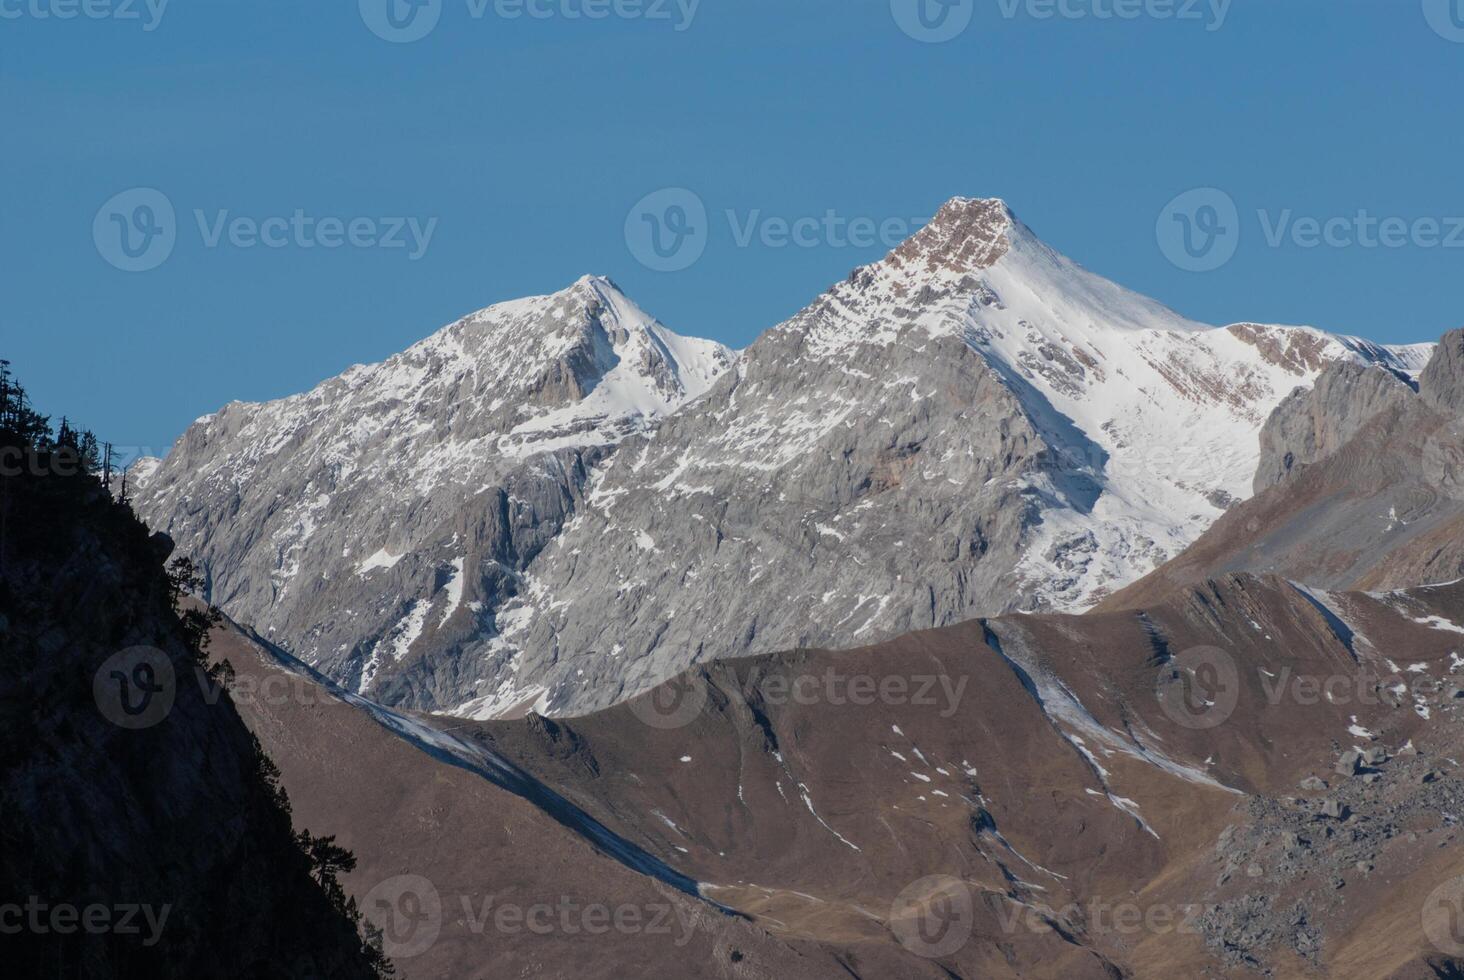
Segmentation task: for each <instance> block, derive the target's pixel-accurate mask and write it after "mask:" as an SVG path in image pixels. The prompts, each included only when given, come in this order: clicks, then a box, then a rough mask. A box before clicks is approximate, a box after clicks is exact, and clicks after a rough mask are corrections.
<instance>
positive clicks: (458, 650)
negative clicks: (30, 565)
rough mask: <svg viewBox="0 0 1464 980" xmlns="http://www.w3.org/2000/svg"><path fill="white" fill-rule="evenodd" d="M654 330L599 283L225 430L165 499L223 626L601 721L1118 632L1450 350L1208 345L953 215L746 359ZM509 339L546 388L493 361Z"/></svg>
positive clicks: (1250, 342) (187, 463) (413, 692)
mask: <svg viewBox="0 0 1464 980" xmlns="http://www.w3.org/2000/svg"><path fill="white" fill-rule="evenodd" d="M633 310H634V307H633V304H630V303H629V301H628V300H625V299H624V297H623V296H620V294H619V293H618V291H614V290H613V289H611V288H610V286H609V285H608V283H605V282H604V281H602V280H582V281H581V283H579V284H576V286H574V287H571V289H570V290H567V291H566V292H565V293H561V294H556V295H555V296H553V297H541V298H538V299H535V300H526V301H521V302H519V303H514V304H504V305H503V306H501V307H495V308H491V309H490V310H487V311H484V312H483V313H481V314H477V315H476V316H475V317H473V318H469V320H467V321H463V323H462V324H458V325H454V327H450V328H448V329H447V330H446V331H443V333H442V334H439V335H437V336H436V337H434V338H431V339H429V340H428V341H425V342H424V344H422V345H418V347H415V348H413V349H412V351H409V352H407V354H404V355H401V356H400V358H399V359H393V361H389V362H387V365H386V366H379V367H377V368H356V369H352V370H351V371H349V372H347V373H346V374H345V375H343V376H342V377H341V378H339V379H335V380H333V381H330V382H326V383H325V384H324V385H322V386H321V387H320V388H318V389H316V391H315V392H312V393H310V394H309V395H305V396H298V397H297V398H296V399H287V400H286V401H285V402H281V403H272V404H271V405H269V406H229V407H228V408H226V409H225V410H224V411H222V412H220V413H219V414H218V415H216V416H213V417H210V418H207V419H204V420H201V421H200V422H199V423H198V424H197V425H195V426H194V427H193V429H190V431H189V433H187V434H185V436H184V437H183V439H182V440H180V442H179V445H178V447H177V448H175V449H174V451H173V452H172V453H171V454H170V455H169V457H168V459H167V460H166V461H165V462H164V463H163V464H162V465H161V466H159V467H158V468H157V469H156V471H155V472H154V473H153V475H151V476H150V477H149V478H148V480H147V481H146V482H145V484H144V485H143V487H142V489H141V491H140V492H139V494H138V501H139V508H140V510H141V512H142V513H143V514H144V515H145V516H146V517H147V519H148V520H149V521H150V522H152V523H153V524H154V526H157V527H159V528H163V529H167V530H168V531H169V533H170V534H173V535H174V536H175V537H176V538H177V539H178V541H179V543H180V547H181V548H183V549H184V550H185V551H187V552H188V553H190V554H193V555H194V556H195V557H197V558H198V559H199V560H200V561H201V562H202V563H203V564H204V566H205V567H206V568H207V569H208V570H209V571H210V574H211V576H212V586H213V591H212V598H213V600H214V601H215V602H218V603H219V604H221V605H222V606H223V607H224V608H225V609H227V610H228V611H229V612H230V613H231V615H233V616H234V617H235V618H237V619H239V620H241V621H244V622H249V623H251V624H253V625H254V626H256V627H257V628H259V629H260V630H261V631H262V632H263V633H264V634H265V635H267V636H269V637H270V638H271V639H272V640H273V641H274V642H277V643H280V644H281V645H283V646H284V647H286V648H287V649H289V650H291V651H292V652H293V653H295V654H297V655H299V656H300V657H302V658H303V659H304V660H306V661H307V662H308V663H310V664H312V665H313V666H315V667H317V668H319V669H321V670H322V671H324V672H325V673H327V674H328V675H330V676H331V677H333V678H335V679H336V680H338V681H340V682H342V683H344V684H346V685H347V686H348V687H350V688H351V689H353V690H357V691H361V692H364V693H368V694H370V695H371V696H372V697H374V698H377V699H379V700H382V701H384V702H387V703H394V704H405V705H411V706H416V707H421V708H431V709H435V710H443V711H450V712H453V713H457V714H467V715H473V716H481V717H491V716H500V715H504V714H513V713H515V712H519V711H523V710H525V709H527V708H528V707H530V706H532V707H533V708H534V709H535V710H536V711H538V712H540V713H549V714H563V713H574V712H578V711H584V710H589V709H591V708H595V707H599V706H604V705H607V704H611V703H614V702H615V701H617V700H620V699H622V698H624V697H627V696H630V695H632V694H634V693H636V692H637V691H639V690H642V689H644V688H646V687H648V686H651V685H652V684H654V683H656V682H657V681H659V680H661V679H663V678H664V677H667V676H669V675H671V674H673V673H675V672H676V671H678V670H681V669H683V668H685V667H686V666H687V665H689V664H692V663H696V662H701V661H705V660H708V659H714V658H718V657H723V656H730V655H737V654H743V653H749V652H757V651H763V650H773V649H779V648H786V647H793V646H801V645H848V644H853V643H858V642H866V641H871V640H875V639H879V638H882V637H887V636H892V635H895V634H898V633H901V632H905V631H908V630H911V629H919V628H926V627H932V626H939V625H943V624H947V623H952V622H956V621H959V620H961V619H966V618H969V617H971V616H973V615H978V614H991V613H999V612H1003V611H1007V610H1042V609H1059V610H1080V609H1083V608H1086V607H1088V606H1090V605H1092V604H1093V603H1094V602H1096V601H1098V600H1100V599H1101V598H1102V597H1103V596H1105V595H1107V594H1108V593H1110V592H1111V591H1113V590H1114V589H1116V588H1119V587H1121V586H1123V585H1126V584H1127V583H1128V582H1131V581H1133V580H1134V579H1136V578H1138V577H1139V576H1141V575H1143V574H1144V573H1146V572H1148V571H1149V570H1151V569H1152V568H1154V567H1156V566H1157V565H1159V564H1160V563H1162V562H1163V561H1164V560H1166V559H1168V558H1170V557H1172V556H1174V555H1175V554H1177V553H1179V551H1181V550H1182V549H1183V548H1184V547H1185V546H1186V545H1188V544H1189V543H1190V542H1192V541H1193V540H1195V539H1196V538H1197V537H1199V535H1200V534H1201V533H1202V532H1203V531H1204V530H1205V529H1206V528H1207V527H1208V526H1209V525H1210V524H1211V523H1212V522H1213V521H1214V520H1215V519H1216V518H1217V517H1218V516H1219V515H1221V514H1222V513H1223V512H1224V511H1225V509H1226V508H1228V507H1229V506H1231V505H1232V504H1233V503H1234V502H1235V501H1237V500H1239V499H1243V498H1244V497H1245V496H1247V495H1248V494H1249V493H1250V488H1251V483H1252V479H1253V477H1254V475H1255V472H1256V466H1257V463H1258V461H1259V448H1258V445H1257V440H1256V436H1257V433H1258V432H1259V431H1260V429H1261V427H1262V424H1263V423H1264V422H1265V420H1266V418H1267V416H1268V415H1269V414H1270V410H1271V408H1272V407H1274V405H1276V404H1277V403H1279V402H1280V401H1281V399H1282V398H1283V397H1285V396H1286V395H1287V394H1289V393H1290V392H1291V391H1292V389H1293V388H1295V387H1297V386H1299V385H1300V386H1305V385H1307V384H1309V383H1310V381H1311V380H1312V379H1313V378H1314V377H1315V376H1316V375H1317V374H1318V373H1320V372H1321V371H1322V369H1323V368H1324V367H1325V366H1326V365H1327V364H1329V363H1333V362H1336V361H1355V362H1359V363H1379V364H1383V365H1385V366H1387V367H1388V368H1389V369H1390V370H1392V371H1396V372H1399V373H1400V374H1405V375H1406V374H1408V373H1409V372H1411V371H1414V370H1416V369H1417V368H1419V367H1421V366H1422V361H1423V359H1424V357H1425V356H1426V353H1427V351H1426V345H1424V346H1422V347H1417V348H1384V347H1380V346H1377V345H1372V344H1369V343H1367V342H1365V341H1360V340H1357V339H1355V338H1345V337H1334V336H1332V335H1329V334H1326V333H1323V332H1321V331H1318V330H1313V329H1310V328H1282V327H1268V326H1262V325H1256V324H1239V325H1235V326H1232V327H1229V328H1225V329H1212V328H1207V327H1205V326H1204V325H1201V324H1198V323H1194V322H1192V321H1189V320H1186V319H1184V318H1183V317H1180V316H1179V315H1178V314H1175V313H1174V312H1173V311H1171V310H1168V309H1166V308H1165V307H1163V306H1161V305H1160V304H1158V303H1155V302H1153V301H1152V300H1148V299H1145V298H1144V297H1140V296H1137V295H1136V294H1133V293H1131V292H1129V291H1127V290H1124V289H1122V288H1121V287H1119V286H1116V285H1114V284H1113V283H1110V282H1108V281H1107V280H1104V279H1102V278H1101V277H1098V276H1096V275H1094V274H1092V273H1090V272H1088V271H1087V270H1085V269H1082V268H1081V267H1080V266H1078V265H1076V264H1075V263H1073V262H1071V261H1070V260H1068V259H1066V258H1065V257H1063V256H1062V255H1060V254H1059V253H1057V252H1056V251H1054V250H1053V249H1051V248H1049V247H1048V246H1047V245H1045V244H1043V243H1042V242H1041V241H1040V240H1038V239H1037V238H1036V236H1035V235H1033V234H1032V232H1031V231H1030V230H1029V229H1027V228H1026V226H1025V225H1023V224H1022V223H1021V222H1020V221H1019V220H1017V219H1016V218H1015V216H1014V215H1013V214H1012V213H1011V211H1010V210H1009V209H1008V208H1007V207H1006V205H1005V204H1004V203H1002V202H1000V201H995V200H972V199H956V200H954V201H952V202H950V203H949V204H947V205H946V206H945V207H943V208H942V209H941V210H940V212H939V214H938V215H937V216H936V217H935V219H933V220H932V221H931V222H930V224H929V225H927V226H926V227H925V228H924V229H922V230H921V231H920V232H919V233H917V234H916V235H915V236H913V237H912V238H911V239H910V240H908V241H907V242H905V243H904V244H902V245H901V246H900V247H898V248H897V249H895V250H894V251H893V252H892V253H891V254H890V255H889V256H887V257H886V258H885V259H883V260H881V261H879V262H876V263H874V264H872V265H869V266H866V267H863V268H861V269H857V270H855V271H854V272H853V273H852V274H851V275H850V277H849V278H848V279H847V280H845V281H844V282H842V283H839V284H837V285H835V286H834V287H833V288H831V289H830V290H829V291H828V292H827V293H825V294H824V295H823V296H821V297H819V298H818V299H817V300H815V302H814V303H813V304H811V305H810V306H809V307H808V308H807V309H805V310H804V311H802V312H801V313H799V314H798V315H796V316H794V317H793V318H792V319H790V320H789V321H787V322H786V323H784V324H782V325H780V326H778V327H775V328H773V329H772V330H769V331H768V332H767V333H765V334H764V335H763V336H761V337H760V338H759V339H758V340H757V341H756V342H754V343H753V344H752V345H751V346H750V347H749V348H748V349H747V350H746V351H744V352H743V353H742V354H741V355H739V356H737V357H736V359H735V363H734V359H733V358H732V356H731V355H730V354H728V353H727V352H725V351H721V350H720V349H717V348H715V347H709V346H707V345H705V343H698V342H692V341H685V340H682V339H680V338H675V335H671V334H669V331H665V330H664V328H660V327H659V325H655V324H653V323H651V322H650V319H649V317H645V316H644V314H639V313H638V311H634V312H631V311H633ZM595 324H598V326H593V325H595ZM607 324H608V326H607ZM627 324H636V325H639V327H640V328H641V329H639V330H637V329H627V330H626V331H625V332H626V339H625V340H622V341H620V342H618V343H619V346H617V341H615V340H614V339H613V338H614V337H616V336H619V334H617V332H616V331H617V325H620V326H624V325H627ZM648 324H649V325H648ZM566 332H567V333H568V335H569V336H571V337H575V338H588V339H583V340H582V342H579V343H571V342H566V341H565V340H564V337H565V335H566ZM480 334H481V336H482V337H483V338H488V337H493V338H498V337H500V336H502V337H505V338H510V341H509V342H497V343H490V342H489V341H488V340H486V339H484V340H482V341H481V345H482V346H478V347H475V346H474V345H473V343H472V342H469V341H468V340H467V339H466V338H467V337H477V336H479V335H480ZM545 336H547V337H548V338H550V340H547V341H546V340H544V339H543V338H544V337H545ZM600 337H603V338H607V339H605V340H597V339H596V338H600ZM637 338H647V339H646V340H644V342H639V341H638V340H637ZM673 338H674V339H673ZM637 343H639V346H638V347H637V346H636V344H637ZM490 348H491V350H492V351H493V352H494V354H495V355H502V354H504V353H505V352H508V351H513V352H515V354H516V355H517V354H518V353H520V352H521V351H523V350H527V351H532V352H534V356H531V357H528V358H527V363H528V364H530V365H533V367H532V369H525V368H524V367H522V362H521V361H520V360H513V361H506V362H504V363H505V365H506V366H503V367H500V368H497V369H496V370H483V369H481V368H479V367H478V366H476V364H477V361H476V360H475V359H480V358H481V356H482V354H481V351H483V350H488V349H490ZM445 352H447V353H445ZM609 352H614V358H612V357H611V354H610V353H609ZM612 360H613V364H614V366H612ZM627 365H630V366H633V367H630V368H628V367H627ZM663 367H664V368H665V370H664V371H663V370H661V368H663ZM617 371H619V372H620V375H619V376H617ZM627 371H628V373H629V374H630V375H632V376H633V379H634V380H633V383H631V382H629V381H627V379H625V377H624V375H625V374H626V373H627ZM617 377H618V380H617ZM626 390H630V391H632V392H633V393H634V394H633V396H626V395H625V394H624V392H625V391H626ZM627 405H629V406H630V407H629V408H628V409H627V408H626V406H627ZM607 406H608V407H607ZM388 420H389V421H388ZM789 596H793V597H797V598H798V599H799V602H798V603H797V604H789V603H786V602H785V601H784V600H786V598H788V597H789Z"/></svg>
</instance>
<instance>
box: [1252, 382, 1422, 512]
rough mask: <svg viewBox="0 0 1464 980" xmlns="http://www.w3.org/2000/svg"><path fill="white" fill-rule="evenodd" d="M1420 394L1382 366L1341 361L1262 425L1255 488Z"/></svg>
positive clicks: (1328, 449) (1316, 456) (1333, 448)
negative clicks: (1374, 417) (1386, 411)
mask: <svg viewBox="0 0 1464 980" xmlns="http://www.w3.org/2000/svg"><path fill="white" fill-rule="evenodd" d="M1413 397H1414V389H1413V386H1412V384H1411V383H1410V381H1409V380H1408V379H1407V378H1406V377H1404V376H1401V375H1400V374H1399V373H1397V372H1395V371H1392V370H1389V369H1387V368H1385V367H1383V366H1381V365H1377V364H1372V365H1363V364H1357V363H1354V362H1351V361H1336V362H1333V363H1332V364H1330V365H1329V366H1328V367H1327V368H1326V370H1324V371H1322V373H1321V374H1320V375H1319V376H1318V377H1317V380H1316V383H1315V384H1314V385H1312V386H1311V387H1310V388H1298V389H1297V390H1295V391H1293V392H1292V393H1291V394H1289V395H1287V396H1286V398H1285V399H1284V400H1282V402H1281V404H1280V405H1278V406H1277V407H1276V410H1275V411H1274V412H1272V413H1271V417H1270V418H1269V419H1267V420H1266V425H1265V427H1264V428H1262V429H1261V462H1260V465H1259V466H1258V467H1257V468H1256V479H1255V492H1256V493H1260V492H1261V491H1263V490H1265V489H1267V488H1268V487H1272V486H1275V485H1276V484H1277V483H1280V482H1281V481H1282V480H1284V479H1286V478H1287V477H1288V476H1290V475H1291V474H1292V473H1293V472H1294V470H1295V468H1296V467H1298V466H1305V465H1306V464H1307V463H1314V462H1316V461H1317V460H1319V459H1322V458H1324V457H1326V456H1330V455H1332V453H1334V452H1336V451H1337V450H1338V449H1340V448H1341V447H1342V446H1343V444H1344V443H1346V442H1347V440H1349V439H1351V438H1352V437H1353V436H1354V435H1356V434H1357V430H1358V429H1360V428H1362V426H1363V424H1364V423H1365V422H1367V420H1368V419H1370V418H1372V417H1373V416H1375V415H1377V414H1379V413H1380V412H1382V411H1384V410H1386V409H1389V408H1397V407H1401V406H1403V405H1405V404H1407V403H1408V402H1409V400H1410V399H1412V398H1413Z"/></svg>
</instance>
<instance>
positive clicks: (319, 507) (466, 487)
mask: <svg viewBox="0 0 1464 980" xmlns="http://www.w3.org/2000/svg"><path fill="white" fill-rule="evenodd" d="M732 360H733V358H732V355H731V353H730V352H729V351H727V350H726V349H725V348H723V347H722V346H721V345H718V344H714V343H711V342H708V341H701V340H688V339H686V338H682V337H679V336H677V335H675V334H673V333H671V332H670V331H669V330H667V329H666V328H665V327H663V326H661V325H660V324H659V323H656V322H655V321H653V320H652V319H651V318H649V317H647V316H646V315H645V314H644V313H642V312H641V311H640V310H639V309H638V308H637V307H635V306H634V304H632V303H630V302H629V301H628V300H626V299H625V297H624V296H623V295H621V294H620V292H619V291H618V290H617V289H616V288H615V287H614V285H613V284H612V283H610V282H609V281H608V280H603V279H594V278H586V279H583V280H581V281H580V282H578V283H576V284H575V285H574V286H572V287H571V288H569V289H567V290H565V291H563V292H560V293H557V294H554V295H552V296H544V297H536V298H533V299H527V300H520V301H516V302H512V303H505V304H501V305H499V306H495V307H491V308H489V309H487V310H484V311H481V312H479V313H477V314H474V315H472V316H469V317H467V318H465V319H463V320H461V321H459V322H457V323H454V324H452V325H451V326H448V327H447V328H445V329H443V330H442V331H440V332H439V333H437V334H434V335H433V336H431V337H429V338H428V339H426V340H424V341H422V342H421V343H419V344H417V345H415V346H414V347H412V348H410V349H409V350H407V351H405V352H404V353H402V354H399V355H397V356H395V357H393V358H391V359H389V360H387V361H385V362H383V363H381V364H376V365H371V366H358V367H354V368H352V369H350V370H349V371H347V372H346V373H345V374H343V375H341V376H340V377H338V378H333V379H331V380H329V381H326V382H324V383H323V384H321V385H320V386H319V387H317V388H316V389H314V390H313V391H310V392H308V393H306V394H303V395H298V396H295V397H293V398H287V399H284V400H282V401H278V402H271V403H267V404H260V405H248V404H238V403H236V404H231V405H228V406H226V407H225V408H224V409H223V410H221V411H220V412H218V413H216V414H215V415H212V416H208V417H206V418H204V419H201V420H199V421H198V422H197V423H195V424H194V426H193V427H191V428H190V429H189V430H188V432H187V433H185V435H184V436H183V438H182V439H181V440H180V441H179V443H178V445H177V446H176V447H175V448H174V450H173V452H172V453H171V454H169V456H168V458H167V460H166V462H165V463H163V464H162V465H161V466H160V467H157V468H156V469H154V470H153V471H152V472H151V473H150V474H149V475H148V477H147V478H146V480H145V481H143V482H142V483H141V486H140V489H139V490H138V492H137V495H136V500H135V506H136V507H137V509H138V511H139V513H140V514H142V515H143V516H144V517H145V519H147V520H148V521H149V523H151V524H152V525H153V526H154V527H157V528H162V529H166V530H167V531H168V533H169V534H171V535H172V536H173V537H174V539H175V540H176V541H177V542H178V546H179V548H180V550H181V551H182V552H184V553H187V554H191V555H193V556H194V557H196V558H197V559H199V560H200V561H201V562H202V563H203V564H204V567H205V568H206V569H207V571H208V573H209V586H210V592H211V598H212V599H213V601H215V602H216V603H218V604H220V605H222V606H224V607H225V608H227V609H228V610H229V612H230V613H231V615H233V616H235V617H236V618H238V619H240V620H241V621H244V622H249V623H251V624H253V625H255V626H256V627H257V628H258V629H260V630H261V631H262V632H263V633H265V634H266V635H268V636H270V637H272V638H274V639H275V640H276V641H278V642H280V643H282V644H284V645H285V646H287V647H288V648H289V649H291V650H292V651H294V652H295V653H297V654H298V655H300V656H302V657H304V658H306V659H307V660H309V661H310V662H311V663H313V664H315V665H317V666H319V667H321V669H323V670H326V671H327V672H329V673H331V674H332V675H333V676H335V677H338V678H340V679H342V680H343V681H345V682H347V683H349V684H350V685H351V686H353V687H355V688H357V689H363V690H364V689H368V688H371V687H372V683H373V680H374V678H375V675H376V674H377V672H378V671H381V670H382V669H383V668H384V667H385V668H388V669H387V670H386V671H385V673H386V674H390V673H391V672H392V671H391V669H390V668H391V667H393V666H394V665H395V664H396V662H397V661H399V660H401V659H402V658H404V657H405V656H406V655H407V653H408V651H409V650H410V649H411V648H412V646H413V644H414V643H415V642H416V640H417V639H418V638H419V637H420V636H421V635H422V634H423V633H424V632H430V633H431V634H432V635H433V641H432V642H433V644H434V646H435V648H436V652H437V653H439V654H440V655H441V656H442V658H443V663H444V664H445V665H448V666H452V665H455V664H456V653H457V650H458V647H459V645H460V644H461V643H462V642H464V641H465V640H466V639H469V638H472V637H476V636H479V635H481V634H482V633H483V632H484V631H485V622H484V620H483V619H482V618H480V617H481V616H482V614H483V613H484V611H485V610H488V611H489V612H488V614H487V618H486V624H487V628H488V629H489V630H491V623H492V620H491V611H492V610H493V609H495V608H497V607H498V606H499V605H500V604H501V603H502V602H503V601H504V599H505V598H506V597H507V596H511V595H512V594H513V593H514V592H515V591H516V589H517V588H518V579H517V576H518V575H519V574H520V573H521V572H522V570H523V569H524V568H525V567H526V566H527V564H528V563H529V562H530V561H532V560H533V558H534V557H535V556H536V555H537V554H538V552H539V551H540V550H541V549H542V548H543V547H544V545H545V544H546V543H547V542H548V541H549V540H551V539H552V538H553V536H554V535H555V534H556V533H557V532H558V531H559V529H560V528H561V526H562V525H563V523H564V521H565V519H566V517H567V516H568V515H569V514H570V513H571V512H572V511H573V509H574V507H575V504H576V501H577V500H578V498H579V497H580V495H581V493H582V490H583V487H584V485H585V482H586V480H587V478H588V473H589V468H590V467H591V466H592V465H593V464H594V463H595V462H596V461H597V460H598V459H599V458H600V457H601V455H602V454H603V453H604V452H605V449H606V447H607V446H610V445H612V444H613V443H615V442H616V441H618V440H619V439H622V438H624V437H625V435H626V434H628V433H630V432H633V431H636V430H637V429H639V428H642V427H644V426H645V425H647V424H649V423H650V421H651V420H652V419H654V418H655V417H657V416H659V415H661V414H664V413H665V412H667V411H669V410H671V409H672V408H674V407H676V406H677V405H679V404H680V403H681V402H683V401H685V400H686V399H688V398H693V397H695V396H697V395H699V394H701V393H702V392H703V391H705V390H706V388H707V387H708V386H709V385H710V384H711V383H712V381H713V380H715V378H716V377H717V376H718V375H719V374H720V373H721V372H723V371H725V370H726V368H727V366H728V365H729V364H730V363H731V362H732ZM470 666H471V665H470V664H463V665H462V668H463V669H467V668H469V667H470ZM443 683H445V684H447V685H449V687H450V685H452V684H454V683H456V680H455V679H453V678H449V679H447V680H445V681H443ZM444 693H447V692H444ZM384 696H387V697H391V694H390V692H389V691H388V692H387V693H386V694H385V695H384ZM417 697H419V698H420V699H423V700H430V699H431V698H432V697H433V694H432V692H430V691H427V692H422V693H421V694H419V695H417Z"/></svg>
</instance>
